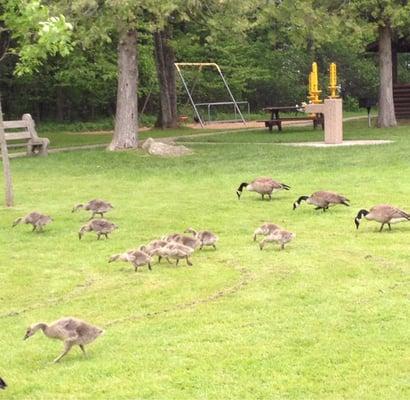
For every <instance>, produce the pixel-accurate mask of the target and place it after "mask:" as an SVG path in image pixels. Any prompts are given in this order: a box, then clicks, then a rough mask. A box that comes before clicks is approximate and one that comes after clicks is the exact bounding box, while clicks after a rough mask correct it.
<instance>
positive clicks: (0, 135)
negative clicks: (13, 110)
mask: <svg viewBox="0 0 410 400" xmlns="http://www.w3.org/2000/svg"><path fill="white" fill-rule="evenodd" d="M0 146H1V158H2V162H3V175H4V186H5V195H6V206H7V207H13V204H14V196H13V182H12V178H11V171H10V162H9V153H8V150H7V143H6V137H5V134H4V125H3V112H2V110H1V98H0Z"/></svg>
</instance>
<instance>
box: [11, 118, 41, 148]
mask: <svg viewBox="0 0 410 400" xmlns="http://www.w3.org/2000/svg"><path fill="white" fill-rule="evenodd" d="M3 124H4V132H5V137H6V141H10V140H24V139H37V138H38V135H37V132H36V129H35V125H34V120H33V118H31V115H30V114H24V115H23V118H22V119H21V120H16V121H4V122H3Z"/></svg>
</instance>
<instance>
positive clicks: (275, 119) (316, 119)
mask: <svg viewBox="0 0 410 400" xmlns="http://www.w3.org/2000/svg"><path fill="white" fill-rule="evenodd" d="M264 111H266V112H269V113H270V114H271V118H270V119H268V120H262V121H258V122H264V123H265V127H267V128H269V132H272V128H273V127H274V126H277V127H278V131H282V122H286V121H312V122H313V128H316V127H317V126H318V125H322V128H323V129H324V119H323V115H322V114H315V115H306V114H304V115H303V116H301V117H297V116H295V117H280V115H279V113H280V112H281V111H283V112H295V113H297V112H298V107H296V106H277V107H275V106H273V107H266V108H264Z"/></svg>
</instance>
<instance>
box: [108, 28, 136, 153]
mask: <svg viewBox="0 0 410 400" xmlns="http://www.w3.org/2000/svg"><path fill="white" fill-rule="evenodd" d="M137 80H138V64H137V31H136V30H129V31H127V32H124V33H122V34H121V35H120V40H119V44H118V88H117V109H116V114H115V129H114V136H113V138H112V141H111V143H110V145H109V146H108V149H109V150H119V149H128V148H133V147H136V146H137V144H138V108H137Z"/></svg>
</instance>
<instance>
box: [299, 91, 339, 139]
mask: <svg viewBox="0 0 410 400" xmlns="http://www.w3.org/2000/svg"><path fill="white" fill-rule="evenodd" d="M305 112H307V113H322V114H323V116H324V120H325V143H326V144H340V143H343V103H342V99H325V101H324V103H323V104H307V105H306V106H305Z"/></svg>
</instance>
